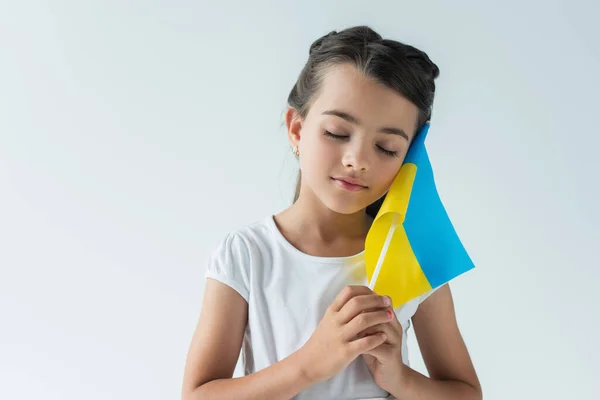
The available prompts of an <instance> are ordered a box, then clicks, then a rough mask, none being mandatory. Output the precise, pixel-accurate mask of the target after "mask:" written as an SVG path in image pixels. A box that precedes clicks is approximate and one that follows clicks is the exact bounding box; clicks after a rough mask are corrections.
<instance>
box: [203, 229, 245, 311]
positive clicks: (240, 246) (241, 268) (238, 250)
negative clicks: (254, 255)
mask: <svg viewBox="0 0 600 400" xmlns="http://www.w3.org/2000/svg"><path fill="white" fill-rule="evenodd" d="M250 261H251V259H250V252H249V251H248V246H247V245H246V242H245V241H244V239H243V238H242V237H240V235H239V234H236V233H229V234H228V235H227V236H226V237H225V238H224V239H223V240H221V242H220V243H219V244H218V245H217V247H216V248H215V249H214V250H213V251H212V253H211V254H210V256H209V257H208V260H207V262H206V278H211V279H215V280H217V281H219V282H221V283H223V284H225V285H227V286H229V287H231V288H232V289H234V290H235V291H236V292H238V293H239V294H240V295H241V296H242V297H243V298H244V300H246V302H248V298H249V295H250V283H249V276H250V275H249V268H250Z"/></svg>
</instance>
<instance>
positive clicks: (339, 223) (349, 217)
mask: <svg viewBox="0 0 600 400" xmlns="http://www.w3.org/2000/svg"><path fill="white" fill-rule="evenodd" d="M315 200H316V201H311V199H307V197H306V196H300V197H299V198H298V200H297V201H296V202H295V203H294V204H293V205H292V206H290V207H289V208H288V209H287V210H285V211H284V212H283V213H282V216H283V215H284V214H285V219H286V220H287V221H288V223H289V225H288V226H294V227H295V229H294V230H296V229H297V230H298V232H302V233H304V234H306V235H310V236H312V237H315V238H318V239H319V240H320V241H322V242H324V243H328V242H333V241H338V240H346V239H347V240H356V239H359V240H360V239H365V238H366V236H367V232H368V231H369V228H370V226H371V222H372V218H371V217H370V216H368V215H367V213H366V212H365V210H360V211H358V212H356V213H353V214H340V213H337V212H334V211H332V210H330V209H329V208H327V207H326V206H325V205H324V204H322V203H321V202H320V201H318V200H317V199H315Z"/></svg>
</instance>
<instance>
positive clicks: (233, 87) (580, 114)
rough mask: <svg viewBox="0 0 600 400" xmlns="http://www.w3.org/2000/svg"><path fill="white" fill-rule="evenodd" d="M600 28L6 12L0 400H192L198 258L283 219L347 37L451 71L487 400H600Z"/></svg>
mask: <svg viewBox="0 0 600 400" xmlns="http://www.w3.org/2000/svg"><path fill="white" fill-rule="evenodd" d="M599 11H600V10H599V6H598V3H597V2H594V1H591V0H590V1H581V0H580V1H569V2H567V1H553V2H541V1H526V2H522V1H514V0H510V1H502V2H494V3H492V2H481V1H454V2H446V1H419V2H407V1H370V2H366V1H343V2H342V1H337V2H333V1H328V2H321V1H314V0H313V1H302V2H299V1H295V2H282V1H277V2H276V1H270V2H268V1H261V2H257V1H252V2H242V1H237V2H231V1H218V2H197V1H166V0H160V1H159V0H154V1H91V0H88V1H52V2H49V1H18V2H17V1H13V2H9V1H0V47H1V51H0V328H1V329H0V377H1V378H0V381H1V384H0V398H3V399H12V400H19V399H37V398H43V399H45V400H54V399H60V400H65V399H81V398H86V399H89V400H92V399H108V398H110V399H133V398H135V399H145V400H151V399H157V400H158V399H161V400H164V399H176V398H179V391H180V385H181V377H182V372H183V364H184V362H185V355H186V352H187V347H188V345H189V341H190V338H191V334H192V332H193V329H194V327H195V324H196V320H197V318H198V314H199V311H200V303H201V299H202V293H203V286H204V282H203V274H204V261H205V259H206V257H207V256H208V253H209V251H210V250H211V249H212V248H213V246H215V245H216V243H217V242H218V241H219V240H220V239H221V238H222V237H223V235H224V234H225V233H226V232H228V231H229V230H232V229H236V228H238V227H240V226H242V225H244V224H247V223H251V222H254V221H255V220H257V219H260V218H263V217H265V216H266V215H268V214H270V213H275V212H277V211H279V210H280V209H282V208H284V207H286V206H287V205H288V204H289V201H290V199H291V196H292V192H293V187H294V183H295V174H296V168H297V166H296V162H295V160H294V158H293V156H292V154H291V152H290V151H289V148H288V144H287V141H286V137H285V130H284V129H283V125H282V123H283V111H284V110H285V105H286V104H285V100H286V97H287V94H288V92H289V90H290V89H291V87H292V85H293V83H294V81H295V79H296V77H297V75H298V73H299V72H300V69H301V67H302V65H303V63H304V62H305V60H306V57H307V55H308V47H309V45H310V44H311V43H312V41H313V40H315V39H316V38H317V37H319V36H321V35H323V34H325V33H327V32H329V31H330V30H333V29H343V28H344V27H347V26H351V25H355V24H368V25H370V26H372V27H373V28H375V29H377V30H379V31H380V32H381V33H382V34H383V35H384V36H390V37H392V38H394V39H397V40H400V41H405V42H408V43H410V44H413V45H415V46H417V47H420V48H422V49H423V50H425V51H426V52H427V53H428V54H429V55H430V57H431V58H432V59H433V60H434V62H436V63H437V64H438V66H439V67H440V69H441V75H440V78H439V80H438V81H437V87H438V94H437V98H436V103H435V109H434V116H433V120H432V128H431V131H430V135H429V137H428V147H429V150H430V154H431V158H432V162H433V164H434V168H435V171H436V178H437V181H438V187H439V191H440V194H441V195H442V198H443V200H444V202H445V204H446V207H447V209H448V211H449V213H450V215H451V217H452V219H453V221H454V223H455V226H456V228H457V229H458V231H459V233H460V235H461V237H462V239H463V241H464V243H465V244H466V245H467V247H468V249H469V251H470V252H471V254H472V256H473V258H474V260H475V262H476V264H477V269H476V270H474V271H472V272H470V273H469V274H467V275H465V276H463V277H461V278H459V279H457V280H456V281H455V282H454V283H453V285H452V287H453V290H454V295H455V299H456V307H457V313H458V319H459V324H460V327H461V330H462V332H463V335H464V337H465V340H466V342H467V345H468V347H469V350H470V352H471V354H472V357H473V360H474V362H475V366H476V368H477V371H478V373H479V375H480V378H481V381H482V384H483V388H484V393H485V398H486V399H567V398H569V399H592V398H595V396H596V395H595V394H594V393H596V394H597V390H596V388H595V385H594V384H593V382H594V381H595V380H596V378H597V372H598V369H597V362H596V360H597V358H598V357H599V356H600V346H599V345H598V342H597V340H598V339H597V338H598V337H599V336H600V329H599V324H598V322H597V317H598V314H599V313H598V304H600V295H599V294H598V291H597V287H598V281H599V276H600V272H599V271H598V261H597V255H596V250H597V248H598V238H599V236H600V235H599V230H598V223H599V222H600V215H599V211H598V177H597V175H598V172H599V171H600V162H599V161H598V159H597V158H596V155H597V153H598V148H599V147H600V138H599V132H598V128H597V123H596V117H597V115H598V106H599V105H600V104H599V102H598V100H597V92H598V88H599V79H600V78H599V77H598V71H600V56H599V54H600V52H599V47H600V46H599V42H598V39H597V38H598V37H600V29H599V28H598V27H597V26H598V25H597V18H598V12H599ZM410 340H411V342H410V349H411V360H412V363H413V366H414V367H415V368H417V369H419V370H421V371H423V370H424V369H423V368H424V367H423V363H422V361H421V359H420V356H419V353H418V349H417V347H416V342H415V339H414V337H412V336H411V339H410Z"/></svg>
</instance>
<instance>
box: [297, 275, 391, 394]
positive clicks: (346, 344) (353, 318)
mask: <svg viewBox="0 0 600 400" xmlns="http://www.w3.org/2000/svg"><path fill="white" fill-rule="evenodd" d="M386 300H387V298H386V297H383V296H379V295H377V294H375V293H373V291H371V289H369V288H367V287H365V286H347V287H345V288H344V289H343V290H342V291H341V292H340V293H339V294H338V295H337V297H336V298H335V300H334V301H333V303H332V304H331V305H330V306H329V307H328V308H327V310H326V312H325V315H324V316H323V318H322V319H321V321H320V322H319V325H318V326H317V328H316V329H315V332H314V333H313V334H312V336H311V337H310V339H309V340H308V341H307V342H306V344H305V345H304V346H302V348H301V349H300V350H298V353H301V357H300V359H301V360H302V365H301V368H302V371H303V372H304V373H305V374H306V376H307V377H308V378H309V380H311V381H312V382H314V383H317V382H320V381H324V380H327V379H329V378H331V377H333V376H335V375H336V374H338V373H339V372H340V371H342V370H343V369H344V368H345V367H346V366H348V364H350V363H351V362H352V361H353V360H354V359H356V358H357V357H358V356H359V355H360V354H363V353H365V352H368V351H371V350H373V349H375V348H376V347H377V346H380V345H381V344H382V343H384V341H385V340H386V334H385V333H380V332H374V333H373V334H371V335H369V336H364V337H360V338H359V337H358V335H359V333H360V332H363V331H365V330H367V329H369V328H371V327H374V326H379V325H381V324H383V323H386V322H388V321H390V320H391V317H390V315H389V314H388V313H387V312H386V310H385V309H386V308H387V307H389V303H386Z"/></svg>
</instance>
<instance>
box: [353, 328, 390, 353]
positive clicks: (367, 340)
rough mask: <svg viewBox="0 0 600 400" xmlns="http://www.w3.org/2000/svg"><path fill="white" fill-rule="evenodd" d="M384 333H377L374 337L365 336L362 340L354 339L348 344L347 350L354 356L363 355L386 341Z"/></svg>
mask: <svg viewBox="0 0 600 400" xmlns="http://www.w3.org/2000/svg"><path fill="white" fill-rule="evenodd" d="M386 339H387V338H386V336H385V333H377V334H375V335H371V336H366V337H364V338H360V339H356V340H353V341H351V342H350V343H348V348H349V349H350V352H351V353H352V355H354V356H358V355H359V354H365V353H368V352H370V351H373V349H376V348H377V347H378V346H381V345H382V344H383V343H384V342H385V340H386Z"/></svg>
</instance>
